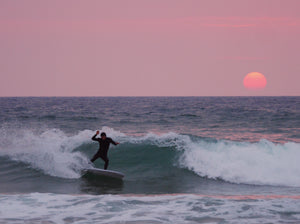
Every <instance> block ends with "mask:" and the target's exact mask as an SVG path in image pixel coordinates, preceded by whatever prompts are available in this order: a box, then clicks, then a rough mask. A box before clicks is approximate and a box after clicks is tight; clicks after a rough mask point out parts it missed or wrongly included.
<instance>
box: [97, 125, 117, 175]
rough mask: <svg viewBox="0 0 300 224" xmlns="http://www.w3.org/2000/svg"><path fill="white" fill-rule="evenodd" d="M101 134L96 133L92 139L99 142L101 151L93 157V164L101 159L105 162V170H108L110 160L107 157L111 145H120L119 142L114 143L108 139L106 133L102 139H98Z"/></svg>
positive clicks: (102, 134) (103, 133)
mask: <svg viewBox="0 0 300 224" xmlns="http://www.w3.org/2000/svg"><path fill="white" fill-rule="evenodd" d="M98 134H99V131H97V132H96V134H95V135H94V136H93V137H92V140H93V141H97V142H99V150H98V152H97V153H96V154H95V155H94V156H93V158H92V159H91V162H94V161H95V160H96V159H98V158H99V157H100V158H101V159H102V160H103V161H104V162H105V164H104V169H105V170H106V169H107V167H108V163H109V159H108V157H107V152H108V149H109V145H110V143H112V144H114V145H119V144H120V143H119V142H115V141H113V140H112V139H111V138H108V137H106V134H105V132H102V133H101V135H100V136H101V138H96V136H97V135H98Z"/></svg>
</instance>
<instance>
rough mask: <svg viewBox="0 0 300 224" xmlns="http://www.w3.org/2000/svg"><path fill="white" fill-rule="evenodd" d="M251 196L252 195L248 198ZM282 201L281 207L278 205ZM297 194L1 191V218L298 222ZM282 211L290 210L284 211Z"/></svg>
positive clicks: (147, 221) (108, 221)
mask: <svg viewBox="0 0 300 224" xmlns="http://www.w3.org/2000/svg"><path fill="white" fill-rule="evenodd" d="M250 198H251V197H250ZM278 205H280V206H278ZM299 206H300V200H299V199H290V198H274V199H261V197H260V200H244V199H243V198H242V199H237V198H232V199H231V198H230V197H228V198H226V197H222V196H203V195H191V194H185V195H155V196H151V195H141V196H138V195H136V196H135V195H131V196H128V195H98V196H97V195H61V194H59V195H58V194H40V193H31V194H22V195H0V214H1V215H0V222H1V223H6V222H8V223H11V222H13V223H23V222H26V223H27V222H28V223H31V222H32V223H37V222H45V223H69V222H70V223H73V222H74V223H85V224H86V223H223V222H229V223H270V222H276V223H277V222H283V223H285V222H286V221H290V220H291V218H293V219H292V221H299V220H300V215H299ZM283 213H287V214H293V216H286V217H285V216H284V215H282V214H283Z"/></svg>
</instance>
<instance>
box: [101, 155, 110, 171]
mask: <svg viewBox="0 0 300 224" xmlns="http://www.w3.org/2000/svg"><path fill="white" fill-rule="evenodd" d="M101 159H103V161H104V162H105V164H104V169H105V170H107V167H108V164H109V159H108V158H107V156H101Z"/></svg>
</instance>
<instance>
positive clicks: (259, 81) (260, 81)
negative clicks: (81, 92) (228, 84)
mask: <svg viewBox="0 0 300 224" xmlns="http://www.w3.org/2000/svg"><path fill="white" fill-rule="evenodd" d="M266 85H267V79H266V78H265V76H264V75H263V74H261V73H259V72H251V73H248V74H247V75H246V76H245V78H244V86H245V87H246V88H247V89H263V88H265V87H266Z"/></svg>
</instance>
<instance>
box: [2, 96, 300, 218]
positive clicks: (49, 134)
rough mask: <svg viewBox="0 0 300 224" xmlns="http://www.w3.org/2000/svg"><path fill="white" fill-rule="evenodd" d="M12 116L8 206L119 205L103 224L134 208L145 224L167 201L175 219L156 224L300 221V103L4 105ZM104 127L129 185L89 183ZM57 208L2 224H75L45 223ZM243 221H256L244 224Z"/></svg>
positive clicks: (5, 123)
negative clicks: (84, 172)
mask: <svg viewBox="0 0 300 224" xmlns="http://www.w3.org/2000/svg"><path fill="white" fill-rule="evenodd" d="M0 107H1V110H0V193H1V194H3V195H6V194H8V196H7V197H3V195H2V200H3V201H2V203H7V202H8V201H13V203H15V205H14V206H15V207H17V208H19V209H20V210H24V211H26V212H27V213H28V211H29V210H32V208H33V207H34V206H36V205H38V204H43V203H44V202H45V201H47V203H48V202H49V200H50V201H52V202H53V204H54V205H53V206H54V207H55V206H58V207H60V206H64V208H68V206H70V207H74V206H75V205H74V204H72V203H71V204H68V201H70V200H71V201H74V203H75V201H76V205H77V204H79V205H80V204H81V205H82V206H83V205H86V206H92V207H93V208H96V207H97V208H98V209H100V210H101V209H102V208H104V207H105V206H111V208H114V209H115V212H116V213H115V212H113V211H107V210H105V211H104V210H103V211H102V212H100V213H101V215H100V216H101V217H102V220H103V217H108V216H109V215H108V216H106V215H107V214H108V213H109V214H111V216H110V218H104V220H105V221H104V222H103V223H106V222H109V221H110V222H112V223H118V222H119V221H120V220H121V219H114V218H113V217H115V216H116V214H117V213H122V212H124V217H125V216H126V215H125V214H127V213H126V212H129V213H130V211H131V210H130V209H133V210H134V214H133V215H132V216H128V217H127V216H126V217H125V218H124V220H127V221H128V222H129V223H130V222H133V221H135V220H138V221H140V222H142V221H141V220H142V219H141V218H139V217H140V216H139V215H137V214H142V213H145V212H146V211H147V209H146V208H147V207H151V208H152V207H153V206H154V205H155V204H156V205H158V207H159V208H160V209H162V210H163V208H164V207H165V206H166V208H168V209H169V211H168V210H166V211H164V210H163V211H164V212H162V217H164V219H159V218H158V217H157V215H156V214H154V213H151V214H150V213H149V214H150V215H149V216H145V217H147V219H145V220H144V221H145V222H147V220H148V222H150V223H153V222H157V223H170V222H173V223H174V220H173V221H172V220H171V219H170V215H168V214H170V210H174V209H175V210H176V209H183V207H182V206H184V207H185V209H184V210H185V212H186V213H187V214H188V215H187V216H186V217H185V216H182V215H180V214H177V216H176V215H175V217H176V218H177V219H178V220H181V221H180V222H181V223H184V222H187V223H195V222H196V223H197V222H200V223H205V222H208V223H211V222H213V223H235V222H236V223H251V221H250V220H254V222H252V223H260V222H261V223H265V222H269V221H270V220H277V221H278V222H286V221H287V220H290V221H291V222H292V221H295V222H297V221H299V220H300V216H299V214H300V211H299V209H298V208H300V206H299V205H300V204H299V201H300V200H299V199H297V198H298V195H300V188H299V187H300V175H299V173H300V165H299V164H300V163H299V158H300V97H88V98H81V97H79V98H56V97H49V98H38V97H34V98H0ZM96 130H100V131H105V132H106V133H107V135H108V136H109V137H111V138H113V139H114V140H115V141H118V142H120V143H121V144H120V145H118V146H111V148H110V151H109V158H110V166H109V169H112V170H118V171H121V172H123V173H125V178H124V181H123V182H118V181H117V182H116V181H112V180H103V179H101V178H98V177H95V176H82V173H81V171H82V169H84V168H86V167H89V166H90V165H89V163H88V161H89V159H90V158H91V157H92V156H93V154H94V153H95V152H96V151H97V149H98V145H97V143H95V142H92V141H91V137H92V136H93V135H94V133H95V132H96ZM95 166H96V167H100V168H102V167H103V161H101V160H97V161H96V162H95ZM37 193H38V194H37ZM24 194H25V195H24ZM61 194H62V195H64V196H63V197H65V198H66V199H65V200H64V199H61V196H59V195H61ZM69 194H76V195H78V196H69ZM110 194H114V195H116V196H109V195H110ZM170 194H172V195H170ZM88 195H100V196H97V197H96V196H88ZM101 195H103V196H101ZM106 195H107V196H106ZM141 195H143V197H141V198H138V199H137V198H134V199H132V197H139V196H141ZM145 195H148V196H145ZM151 195H152V196H151ZM153 195H158V196H156V197H155V198H156V199H153V198H152V197H153ZM212 195H213V196H212ZM270 195H271V199H269V198H268V197H269V196H270ZM223 196H226V198H222V197H223ZM232 196H235V198H232ZM258 196H260V197H262V198H261V199H260V198H259V197H258ZM18 197H19V199H18ZM207 197H208V198H207ZM245 197H250V199H251V198H252V199H251V200H250V199H247V200H245ZM272 197H273V198H272ZM95 198H96V199H97V200H96V199H95ZM28 200H29V201H31V202H30V203H26V201H28ZM40 200H44V201H40ZM95 200H96V201H95ZM98 200H102V201H104V202H103V205H100V204H99V201H98ZM113 201H116V203H123V204H124V206H125V208H124V210H122V207H119V206H118V205H117V204H111V203H113ZM176 201H177V202H178V201H179V202H178V203H179V204H178V206H179V208H176V206H175V204H173V202H174V203H175V202H176ZM0 203H1V201H0ZM47 203H46V204H43V206H44V207H43V209H42V210H38V212H37V213H35V215H32V216H29V218H28V217H27V218H26V217H25V216H22V215H19V216H17V218H16V219H15V220H13V219H12V218H13V217H14V215H9V214H10V213H9V212H8V211H7V210H5V209H6V207H1V206H0V213H1V212H2V213H1V214H2V216H3V217H4V218H2V219H1V218H0V221H3V222H4V223H5V222H10V221H11V222H12V223H18V222H19V221H20V220H23V219H24V220H27V221H28V222H30V220H31V219H32V220H40V221H49V222H50V221H51V222H54V223H61V222H62V221H63V222H71V221H70V220H69V219H68V217H65V216H63V217H60V219H59V220H58V221H55V220H54V219H53V218H52V216H51V215H50V214H51V213H45V214H44V213H43V211H45V210H47V209H46V208H47V206H48V204H47ZM86 203H87V204H86ZM50 204H51V203H50ZM141 204H142V205H143V206H140V205H141ZM209 204H210V206H211V207H210V206H208V205H209ZM239 204H243V206H244V207H243V206H242V207H240V206H239ZM265 205H266V206H267V208H268V210H266V211H264V212H262V214H261V216H260V215H257V214H259V212H260V211H262V208H264V206H265ZM99 206H100V207H99ZM102 206H104V207H102ZM131 206H133V207H131ZM207 206H208V207H207ZM228 206H229V207H230V206H231V207H232V209H230V208H229V207H228ZM276 206H277V207H276ZM278 206H279V207H278ZM280 206H281V207H280ZM58 207H57V208H58ZM75 207H76V206H75ZM209 207H210V208H211V209H212V210H210V208H209ZM13 208H14V207H13ZM1 209H2V211H1ZM48 209H49V208H48ZM145 209H146V210H145ZM152 209H154V210H155V208H154V207H153V208H152ZM240 209H241V210H240ZM4 210H5V212H3V211H4ZM91 210H93V209H91ZM68 211H69V210H68V209H67V210H65V212H66V213H68ZM78 211H80V209H79V208H78ZM78 211H77V212H78ZM194 211H198V212H196V213H195V212H194ZM251 211H252V212H251ZM285 212H287V213H285ZM54 213H55V214H59V210H58V209H57V210H55V209H54ZM79 213H80V212H79ZM86 213H88V211H86ZM100 213H99V214H100ZM32 214H33V213H32ZM68 214H69V216H70V217H71V218H70V219H71V220H73V219H74V220H77V219H76V214H71V213H68ZM99 214H98V215H97V213H91V215H90V216H89V215H85V214H80V217H79V220H77V221H74V222H75V223H76V222H78V223H80V222H82V223H89V222H91V223H93V222H94V221H95V220H97V218H99V217H100V216H99ZM105 214H106V215H105ZM122 214H123V213H122ZM222 214H223V215H222ZM225 214H233V215H230V216H228V215H225ZM239 214H245V217H246V218H245V219H244V220H245V222H238V221H237V220H239V218H238V217H240V215H239ZM256 216H257V217H256ZM43 217H44V218H43ZM45 217H46V218H45ZM88 217H89V218H88ZM90 217H93V218H92V219H90ZM205 217H206V218H207V219H205ZM65 219H67V221H66V220H65ZM9 220H10V221H9ZM32 220H31V221H32ZM80 220H82V221H80Z"/></svg>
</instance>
